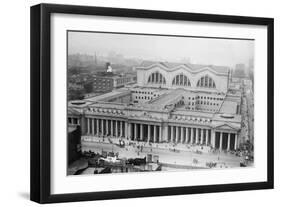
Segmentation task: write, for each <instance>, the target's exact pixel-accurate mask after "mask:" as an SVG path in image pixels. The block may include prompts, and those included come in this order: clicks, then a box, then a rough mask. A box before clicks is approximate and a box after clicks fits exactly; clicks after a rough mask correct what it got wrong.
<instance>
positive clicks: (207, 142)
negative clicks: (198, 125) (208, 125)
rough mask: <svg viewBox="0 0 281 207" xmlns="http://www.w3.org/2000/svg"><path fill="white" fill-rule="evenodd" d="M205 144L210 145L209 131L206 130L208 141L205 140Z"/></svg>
mask: <svg viewBox="0 0 281 207" xmlns="http://www.w3.org/2000/svg"><path fill="white" fill-rule="evenodd" d="M205 141H206V142H205V144H206V145H208V144H209V129H206V140H205Z"/></svg>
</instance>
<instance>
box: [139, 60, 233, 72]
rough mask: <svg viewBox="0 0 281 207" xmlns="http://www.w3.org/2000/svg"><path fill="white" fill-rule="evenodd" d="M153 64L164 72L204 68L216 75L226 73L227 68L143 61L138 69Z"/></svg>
mask: <svg viewBox="0 0 281 207" xmlns="http://www.w3.org/2000/svg"><path fill="white" fill-rule="evenodd" d="M155 64H159V65H161V66H162V67H164V68H165V69H166V70H170V71H172V70H175V69H177V68H178V67H181V66H184V67H187V68H189V69H190V70H191V71H194V72H195V71H199V70H201V69H204V68H210V69H213V70H214V71H216V72H218V73H228V72H229V70H230V69H229V67H227V66H217V65H201V64H191V63H175V62H157V61H143V62H142V63H141V64H140V66H139V67H140V68H148V67H151V66H153V65H155Z"/></svg>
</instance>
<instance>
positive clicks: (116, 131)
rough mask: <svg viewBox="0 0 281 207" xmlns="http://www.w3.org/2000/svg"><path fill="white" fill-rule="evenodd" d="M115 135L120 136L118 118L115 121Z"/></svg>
mask: <svg viewBox="0 0 281 207" xmlns="http://www.w3.org/2000/svg"><path fill="white" fill-rule="evenodd" d="M115 123H116V124H115V137H116V138H117V137H118V120H116V121H115Z"/></svg>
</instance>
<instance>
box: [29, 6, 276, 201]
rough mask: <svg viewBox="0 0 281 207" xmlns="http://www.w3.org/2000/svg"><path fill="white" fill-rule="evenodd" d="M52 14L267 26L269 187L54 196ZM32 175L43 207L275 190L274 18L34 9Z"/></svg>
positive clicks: (239, 185)
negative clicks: (52, 168)
mask: <svg viewBox="0 0 281 207" xmlns="http://www.w3.org/2000/svg"><path fill="white" fill-rule="evenodd" d="M53 13H67V14H74V15H75V14H76V15H77V14H83V15H99V16H113V17H133V18H148V19H162V20H180V21H194V22H210V23H214V22H217V23H232V24H247V25H264V26H267V35H268V36H267V43H268V47H267V59H268V64H267V75H268V80H267V83H268V84H267V94H268V96H267V104H268V108H267V114H268V117H267V118H268V119H267V128H268V131H267V181H266V182H249V183H236V184H222V185H203V186H186V187H169V188H153V189H136V190H122V191H106V192H85V193H74V194H54V195H52V194H51V193H50V189H51V184H50V180H51V177H50V176H51V175H50V170H51V161H50V150H51V143H50V129H51V114H50V111H51V110H50V107H51V91H50V88H51V85H50V80H51V70H50V58H51V56H50V52H51V50H50V47H51V46H50V31H51V28H50V24H51V23H50V16H51V14H53ZM30 24H31V36H30V42H31V46H30V47H31V56H30V62H31V74H30V75H31V100H30V101H31V106H30V109H31V129H30V131H31V137H30V142H31V151H30V160H31V169H30V171H31V174H30V192H31V193H30V195H31V196H30V199H31V200H32V201H35V202H39V203H54V202H70V201H88V200H103V199H120V198H134V197H147V196H166V195H179V194H195V193H211V192H225V191H242V190H256V189H272V188H273V186H274V184H273V177H274V168H273V167H274V166H273V165H274V160H273V157H274V156H273V155H274V151H273V150H274V147H273V137H274V103H273V102H274V101H273V100H274V71H273V61H274V59H273V56H274V55H273V52H274V48H273V45H274V40H273V39H274V20H273V19H272V18H260V17H245V16H228V15H213V14H195V13H181V12H168V11H152V10H135V9H121V8H103V7H89V6H72V5H55V4H39V5H35V6H32V7H31V22H30Z"/></svg>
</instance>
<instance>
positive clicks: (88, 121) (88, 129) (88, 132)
mask: <svg viewBox="0 0 281 207" xmlns="http://www.w3.org/2000/svg"><path fill="white" fill-rule="evenodd" d="M87 134H90V118H87Z"/></svg>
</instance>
